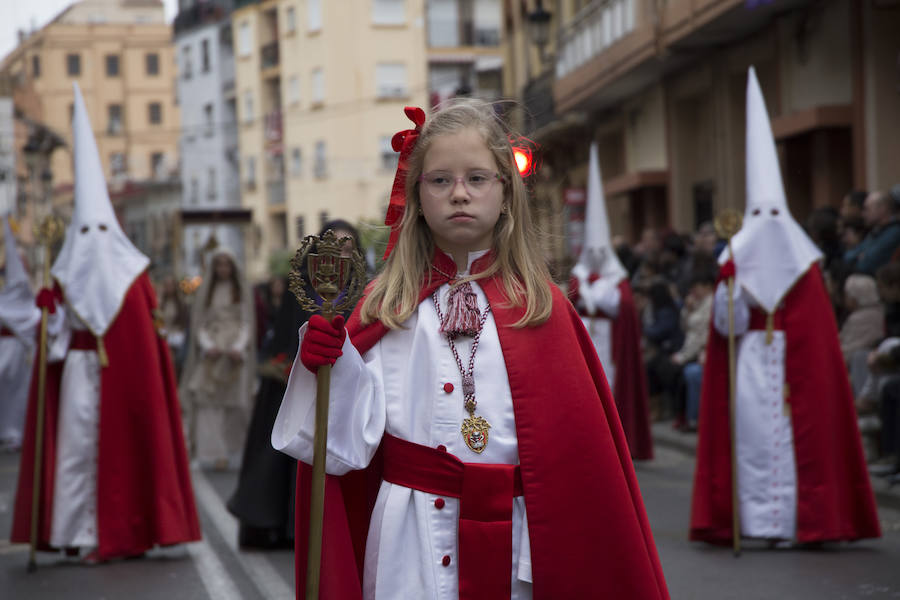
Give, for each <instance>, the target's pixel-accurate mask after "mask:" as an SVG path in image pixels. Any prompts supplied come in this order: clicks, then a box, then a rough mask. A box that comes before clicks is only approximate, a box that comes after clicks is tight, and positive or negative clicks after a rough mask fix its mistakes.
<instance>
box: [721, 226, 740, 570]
mask: <svg viewBox="0 0 900 600" xmlns="http://www.w3.org/2000/svg"><path fill="white" fill-rule="evenodd" d="M741 221H742V219H741V214H740V213H739V212H737V211H734V210H726V211H723V212H722V213H720V214H719V216H717V217H716V221H715V227H716V233H718V234H719V237H723V238H725V239H726V240H728V256H729V258H730V259H731V260H734V252H733V251H732V249H731V238H733V237H734V235H735V234H736V233H737V232H738V231H740V229H741ZM734 338H735V335H734V274H733V273H732V274H730V275H729V276H728V421H729V427H730V433H731V530H732V544H733V548H734V555H735V556H740V555H741V513H740V508H741V505H740V499H739V498H738V472H737V441H736V439H735V435H736V433H737V420H736V419H735V406H736V404H737V395H736V390H737V370H736V366H735V356H736V355H735V349H734Z"/></svg>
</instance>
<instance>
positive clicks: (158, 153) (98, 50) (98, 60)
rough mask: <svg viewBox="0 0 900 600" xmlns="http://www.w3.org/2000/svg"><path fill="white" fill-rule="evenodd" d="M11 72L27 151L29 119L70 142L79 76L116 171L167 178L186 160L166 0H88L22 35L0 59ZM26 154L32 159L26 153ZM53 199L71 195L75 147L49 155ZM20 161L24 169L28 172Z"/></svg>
mask: <svg viewBox="0 0 900 600" xmlns="http://www.w3.org/2000/svg"><path fill="white" fill-rule="evenodd" d="M0 74H3V75H6V76H9V77H10V78H11V79H12V81H13V92H12V94H13V101H14V103H15V107H16V110H17V111H18V114H19V115H20V116H21V117H23V118H22V119H19V120H18V121H17V131H16V149H17V152H19V153H20V154H21V149H22V147H23V146H24V143H25V140H26V139H27V137H28V134H29V132H28V129H29V126H28V125H27V123H28V122H32V123H39V124H41V125H42V126H44V127H46V128H47V129H48V130H50V131H52V132H54V134H55V135H58V136H59V137H60V138H61V139H62V140H64V141H66V142H67V143H68V142H71V134H72V132H71V124H70V120H71V111H72V105H73V97H72V82H73V81H74V82H77V83H78V84H79V87H80V88H81V91H82V94H83V96H84V99H85V104H86V105H87V108H88V112H89V114H90V118H91V123H92V125H93V127H94V129H95V132H94V133H95V136H96V138H97V146H98V149H99V151H100V156H101V160H102V162H103V167H104V169H105V171H106V174H107V177H108V181H109V182H110V183H111V184H112V185H123V184H124V183H125V182H126V181H133V180H148V179H154V178H163V179H168V178H171V177H174V176H175V175H176V173H177V166H178V158H177V157H178V152H177V141H178V127H179V115H178V108H177V107H176V106H175V103H174V93H173V92H174V88H173V84H174V80H175V69H174V63H173V57H172V45H171V29H170V27H169V26H168V25H166V23H165V19H164V15H163V5H162V2H161V1H159V0H82V1H81V2H76V3H73V4H72V5H71V6H69V7H68V8H66V9H65V10H63V11H62V12H61V13H60V14H59V15H58V16H57V17H56V18H55V19H53V20H52V21H51V22H50V23H49V24H47V25H46V26H44V27H43V28H42V29H40V30H38V31H35V32H33V33H31V34H30V35H28V36H27V37H23V39H21V42H20V44H19V46H18V47H17V48H16V49H15V50H13V51H12V52H11V53H10V54H9V55H7V56H6V57H5V58H4V59H3V61H2V62H0ZM18 162H19V164H21V165H24V160H22V157H21V156H19V157H18ZM49 172H50V174H51V175H52V182H53V197H54V202H55V203H56V204H57V205H58V207H59V208H62V209H65V207H66V206H69V205H70V204H71V196H72V157H71V154H70V153H69V152H68V150H67V147H66V146H63V147H62V148H61V149H59V150H56V151H54V152H53V154H52V157H51V160H50V170H49ZM26 176H27V174H26V173H24V171H23V170H22V169H20V170H19V177H20V178H21V177H26Z"/></svg>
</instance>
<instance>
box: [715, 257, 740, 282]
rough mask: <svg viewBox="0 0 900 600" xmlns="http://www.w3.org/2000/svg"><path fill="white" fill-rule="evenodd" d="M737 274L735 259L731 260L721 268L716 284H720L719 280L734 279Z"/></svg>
mask: <svg viewBox="0 0 900 600" xmlns="http://www.w3.org/2000/svg"><path fill="white" fill-rule="evenodd" d="M735 275H737V269H736V268H735V266H734V261H733V260H729V261H728V262H727V263H725V264H724V265H722V266H721V267H720V268H719V277H718V279H716V285H718V284H719V282H722V281H728V280H729V279H733V278H734V277H735Z"/></svg>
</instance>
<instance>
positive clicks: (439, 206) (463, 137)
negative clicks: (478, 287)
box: [419, 128, 504, 257]
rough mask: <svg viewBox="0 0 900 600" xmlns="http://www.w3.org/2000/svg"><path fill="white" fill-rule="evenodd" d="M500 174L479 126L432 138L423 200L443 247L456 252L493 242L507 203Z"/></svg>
mask: <svg viewBox="0 0 900 600" xmlns="http://www.w3.org/2000/svg"><path fill="white" fill-rule="evenodd" d="M497 174H498V169H497V164H496V162H494V156H493V154H492V153H491V151H490V150H489V149H488V147H487V144H485V142H484V139H483V138H482V136H481V134H480V133H479V132H478V131H477V130H476V129H474V128H470V129H463V130H462V131H459V132H458V133H453V134H447V135H441V136H438V137H436V138H434V139H433V140H432V142H431V146H430V147H429V148H428V152H426V153H425V160H424V161H423V164H422V176H423V180H422V181H420V182H419V202H420V204H421V206H422V213H423V215H424V217H425V222H426V223H428V228H429V229H430V230H431V234H432V236H433V237H434V242H435V244H437V246H438V248H440V249H441V250H443V251H444V252H447V253H449V254H451V255H453V256H454V257H456V256H457V255H459V254H464V253H467V252H476V251H478V250H487V249H489V248H490V247H491V243H492V241H493V235H494V226H495V225H496V224H497V220H498V219H499V218H500V210H501V208H502V207H503V189H504V186H503V183H502V182H501V181H499V180H498V179H497ZM485 176H489V177H488V178H487V180H485V179H484V178H485ZM429 182H430V183H429ZM436 184H439V185H436ZM440 187H443V188H445V189H444V191H443V193H441V191H439V188H440ZM448 187H449V189H446V188H448Z"/></svg>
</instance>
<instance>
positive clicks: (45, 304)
mask: <svg viewBox="0 0 900 600" xmlns="http://www.w3.org/2000/svg"><path fill="white" fill-rule="evenodd" d="M59 300H60V298H59V297H58V295H57V294H56V293H55V292H54V291H53V290H51V289H50V288H41V291H39V292H38V294H37V298H35V300H34V303H35V304H36V305H37V307H38V308H46V309H47V312H49V313H50V314H51V315H52V314H53V313H55V312H56V303H57V302H58V301H59Z"/></svg>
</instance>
